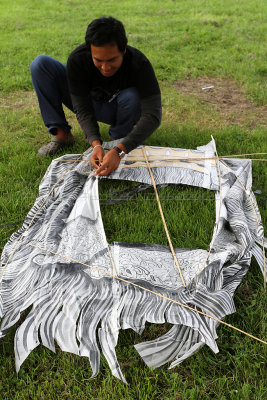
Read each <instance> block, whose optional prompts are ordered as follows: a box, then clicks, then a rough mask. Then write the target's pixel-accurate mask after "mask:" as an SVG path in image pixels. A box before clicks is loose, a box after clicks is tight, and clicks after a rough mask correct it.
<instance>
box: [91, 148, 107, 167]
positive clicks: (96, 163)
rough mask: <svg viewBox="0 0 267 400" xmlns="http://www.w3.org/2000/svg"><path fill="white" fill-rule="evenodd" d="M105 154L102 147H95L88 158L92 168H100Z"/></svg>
mask: <svg viewBox="0 0 267 400" xmlns="http://www.w3.org/2000/svg"><path fill="white" fill-rule="evenodd" d="M104 155H105V152H104V149H103V147H102V146H100V145H96V147H95V148H94V150H93V153H92V155H91V157H90V163H91V165H92V166H93V167H94V168H98V167H100V165H101V164H102V162H103V158H104Z"/></svg>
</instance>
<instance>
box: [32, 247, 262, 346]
mask: <svg viewBox="0 0 267 400" xmlns="http://www.w3.org/2000/svg"><path fill="white" fill-rule="evenodd" d="M29 246H31V247H35V248H37V249H39V250H42V251H45V252H48V253H51V254H54V255H57V256H59V257H62V258H64V259H66V260H69V261H72V262H75V263H77V264H81V265H84V266H85V267H88V268H91V269H94V270H96V271H98V272H101V273H102V274H103V275H107V276H109V277H111V278H114V279H117V280H119V281H121V282H124V283H127V284H129V285H132V286H135V287H137V288H139V289H142V290H145V291H146V292H149V293H152V294H153V295H155V296H158V297H161V298H163V299H165V300H167V301H170V302H172V303H174V304H177V305H179V306H181V307H184V308H187V309H188V310H190V311H194V312H196V313H198V314H201V315H204V317H207V318H210V319H213V320H214V321H216V322H219V323H220V324H223V325H226V326H228V327H229V328H232V329H234V330H236V331H238V332H241V333H243V334H244V335H246V336H249V337H250V338H252V339H255V340H257V341H258V342H261V343H263V344H267V342H265V341H264V340H262V339H259V338H257V337H256V336H253V335H251V334H250V333H247V332H245V331H242V330H241V329H239V328H236V327H235V326H233V325H231V324H228V323H227V322H224V321H222V320H220V319H219V318H217V317H213V316H212V315H209V314H206V313H205V312H203V311H199V310H197V309H195V308H193V307H190V306H188V305H187V304H183V303H180V302H179V301H177V300H174V299H172V298H170V297H167V296H164V295H163V294H161V293H157V292H155V291H153V290H151V289H148V288H146V287H144V286H141V285H138V284H137V283H134V282H131V281H128V280H127V279H123V278H121V277H119V276H117V275H113V274H111V273H109V272H107V271H104V270H103V269H101V268H98V267H94V266H93V265H89V264H86V263H84V262H82V261H79V260H75V259H74V258H71V257H68V256H65V255H63V254H61V253H56V252H54V251H52V250H49V249H45V248H43V247H40V246H37V245H35V244H33V243H29Z"/></svg>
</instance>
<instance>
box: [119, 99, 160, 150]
mask: <svg viewBox="0 0 267 400" xmlns="http://www.w3.org/2000/svg"><path fill="white" fill-rule="evenodd" d="M161 114H162V113H161V96H160V94H156V95H153V96H149V97H145V98H143V99H141V117H140V119H139V121H138V122H137V124H136V126H135V127H134V128H133V130H132V131H131V132H130V133H129V134H128V135H127V136H126V137H125V138H123V139H122V141H121V143H122V144H123V145H124V146H125V147H126V149H127V153H129V152H130V151H131V150H133V149H135V148H136V147H137V146H139V145H140V144H142V143H143V142H144V141H145V140H146V139H147V138H148V137H149V136H150V135H151V134H152V133H153V132H154V131H155V130H156V129H157V128H158V127H159V125H160V123H161Z"/></svg>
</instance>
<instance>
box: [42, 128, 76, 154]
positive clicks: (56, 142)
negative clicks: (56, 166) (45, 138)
mask: <svg viewBox="0 0 267 400" xmlns="http://www.w3.org/2000/svg"><path fill="white" fill-rule="evenodd" d="M74 142H75V139H74V136H72V134H71V133H70V134H69V135H68V139H67V140H63V139H59V138H58V137H57V136H53V137H52V139H51V142H50V143H48V144H46V145H44V146H43V147H41V148H40V149H39V150H38V154H39V155H40V156H53V155H54V154H56V153H57V152H58V151H60V150H61V149H62V148H64V147H68V146H72V145H73V143H74Z"/></svg>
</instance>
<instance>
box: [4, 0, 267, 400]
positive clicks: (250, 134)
mask: <svg viewBox="0 0 267 400" xmlns="http://www.w3.org/2000/svg"><path fill="white" fill-rule="evenodd" d="M101 15H113V16H114V17H116V18H118V19H121V20H122V21H123V22H124V24H125V28H126V31H127V33H128V38H129V44H130V45H132V46H135V47H137V48H138V49H140V50H141V51H143V52H144V53H145V54H146V55H147V57H148V58H149V59H150V60H151V62H152V64H153V66H154V69H155V72H156V75H157V77H158V79H159V82H160V86H161V90H162V100H163V121H162V124H161V126H160V128H159V129H158V130H157V132H156V133H154V134H153V135H152V136H151V138H149V140H148V141H147V143H148V144H151V145H161V146H173V147H181V148H195V147H196V146H199V145H204V144H206V143H208V142H209V141H210V136H211V134H212V135H213V136H214V138H215V140H216V143H217V149H218V153H219V155H228V154H242V153H254V152H257V153H258V152H267V105H266V103H267V79H266V78H267V64H266V39H267V29H266V19H267V4H266V2H264V1H260V0H254V1H249V0H239V1H235V2H233V1H229V0H225V1H223V2H222V1H217V0H213V1H212V0H210V1H208V0H205V1H204V0H203V1H202V0H194V1H186V0H180V1H172V0H166V1H165V2H162V1H159V0H153V1H152V0H147V1H145V2H144V1H140V0H133V1H128V0H121V1H116V0H110V1H107V0H102V1H101V2H97V1H94V2H93V1H90V0H89V1H88V0H87V1H85V0H79V1H78V0H58V1H56V2H54V1H52V0H44V1H36V0H32V1H29V0H24V1H22V0H15V1H13V2H10V1H7V0H2V1H1V3H0V22H1V28H2V32H1V38H2V42H1V50H0V51H1V57H0V68H1V73H0V76H1V78H0V79H1V80H0V85H1V93H0V103H1V110H0V112H1V114H0V121H1V130H0V141H1V144H0V225H3V224H12V223H15V222H17V221H19V222H22V221H23V219H24V217H25V216H26V214H27V212H28V210H29V209H30V207H31V206H32V204H33V202H34V199H35V197H36V196H37V193H38V185H39V183H40V181H41V179H42V176H43V175H44V173H45V171H46V169H47V167H48V165H49V164H50V162H51V159H50V158H42V159H41V158H39V157H38V155H37V150H38V148H39V147H40V146H41V145H42V144H45V143H46V142H47V141H48V140H49V138H48V135H47V133H46V129H45V128H44V126H43V124H42V120H41V117H40V114H39V109H38V105H37V100H36V97H35V94H34V92H33V89H32V85H31V80H30V72H29V65H30V62H31V60H32V59H34V58H35V57H36V56H37V55H38V54H47V55H50V56H52V57H55V58H57V59H58V60H60V61H61V62H66V60H67V57H68V55H69V53H70V52H71V51H72V50H73V49H74V48H75V47H76V46H77V45H78V44H80V43H82V42H83V38H84V34H85V30H86V27H87V25H88V23H89V22H90V21H91V20H92V19H94V18H96V17H99V16H101ZM208 85H213V86H214V89H213V90H212V91H203V90H202V89H201V88H202V87H204V86H208ZM68 116H69V120H70V122H71V125H72V126H73V134H74V135H75V137H76V138H77V141H76V143H75V145H74V148H73V150H72V152H73V153H81V152H83V151H85V150H86V148H87V144H86V142H85V141H84V139H83V134H82V132H81V130H80V128H79V126H78V124H77V122H76V121H75V117H74V116H73V115H72V114H71V113H70V112H68ZM101 128H102V133H103V138H104V139H106V140H108V133H107V126H104V125H102V127H101ZM265 158H266V157H265ZM266 182H267V166H266V163H264V162H257V161H255V162H253V189H254V190H257V191H258V194H257V195H256V196H257V201H258V205H259V208H260V211H261V215H262V219H263V224H264V227H265V228H266V227H267V211H266V208H267V207H266V192H267V189H266ZM125 187H127V184H126V183H114V182H103V183H102V185H101V192H100V193H101V195H102V196H103V198H104V197H106V196H108V195H109V190H110V189H114V188H115V189H120V188H125ZM152 194H153V193H152V191H148V192H145V193H140V194H138V196H137V197H136V199H134V200H130V201H129V202H125V203H122V204H119V205H116V206H108V205H103V206H102V213H103V219H104V224H105V229H106V232H107V237H108V240H109V241H112V240H115V239H116V240H123V241H135V242H147V243H160V244H167V239H166V237H165V233H164V231H163V227H162V222H161V219H160V215H159V213H158V209H157V204H156V202H155V200H154V197H153V196H152ZM160 197H161V199H162V206H163V209H164V213H165V216H166V220H167V224H168V227H169V230H170V234H171V237H172V240H173V245H174V246H175V247H189V248H203V249H207V248H208V246H209V242H210V239H211V236H212V230H213V224H214V219H215V210H214V208H215V202H214V197H213V194H212V193H211V192H207V191H205V190H200V189H195V188H184V187H177V188H172V187H171V188H170V187H168V188H163V189H161V190H160ZM118 215H119V216H120V218H123V219H124V221H125V224H124V225H123V226H121V225H120V224H118V223H117V220H118ZM144 218H145V219H146V224H145V225H144V224H143V223H142V224H141V223H140V221H143V220H144ZM18 227H19V225H18V226H5V227H0V252H1V251H2V249H3V246H4V244H5V243H6V241H7V240H8V238H9V236H10V234H11V233H12V232H14V231H15V230H16V229H17V228H18ZM234 301H235V304H236V308H237V312H236V313H235V314H233V315H231V316H228V317H227V318H226V321H227V322H228V323H230V324H232V325H235V326H237V327H239V328H240V329H243V330H245V331H247V332H250V333H251V334H253V335H255V336H258V337H260V338H262V339H264V338H265V340H266V338H267V335H266V315H265V310H266V293H265V292H264V289H263V278H262V275H261V272H260V270H259V268H258V266H257V264H256V262H255V260H253V262H252V265H251V269H250V271H249V273H248V274H247V276H246V277H245V279H244V280H243V282H242V284H241V285H240V287H239V288H238V289H237V291H236V294H235V297H234ZM15 330H16V327H14V328H13V329H12V330H11V331H10V332H9V334H8V335H7V336H6V337H4V338H3V339H2V340H1V341H0V348H1V354H0V359H1V365H0V399H16V400H17V399H81V398H83V399H125V400H128V399H141V400H146V399H149V400H150V399H166V400H167V399H168V400H174V399H176V400H178V399H225V400H228V399H233V400H236V399H248V400H250V399H266V398H267V389H266V377H267V374H266V347H264V345H262V344H260V343H257V342H255V341H253V340H252V339H249V338H247V337H245V336H243V335H241V334H239V333H237V332H235V331H232V330H230V329H228V328H227V327H225V326H221V327H219V329H218V335H219V338H218V341H217V344H218V347H219V349H220V353H218V354H213V353H212V352H211V351H210V350H209V349H208V348H206V347H203V348H202V349H201V350H200V351H198V352H197V353H196V354H194V355H193V356H192V357H191V358H189V359H187V360H186V361H184V362H183V363H182V364H181V365H180V366H178V367H176V368H175V369H173V370H168V367H167V366H164V367H162V368H159V369H156V370H153V371H152V370H150V369H149V368H147V367H146V366H145V364H144V363H143V362H142V360H141V359H140V358H139V356H138V354H137V353H136V351H135V350H134V348H133V344H135V343H138V342H140V341H143V340H150V339H151V338H153V337H156V336H160V334H162V333H163V332H165V331H167V330H168V326H166V325H161V326H154V325H153V326H152V325H151V326H148V327H147V329H146V330H145V332H144V334H143V335H142V336H141V337H139V336H138V335H137V334H135V333H134V332H131V331H123V332H122V333H121V335H120V339H119V344H118V347H117V354H118V359H119V361H120V364H121V366H122V370H123V372H124V373H125V375H126V379H127V381H128V383H129V385H128V386H125V385H124V384H122V383H121V382H120V381H118V380H116V379H115V378H113V377H112V375H111V373H110V371H109V369H108V366H107V364H106V362H105V360H104V359H103V360H102V365H101V373H100V374H99V375H98V376H97V378H94V379H92V380H90V367H89V362H88V360H87V359H85V358H79V357H77V356H74V355H72V354H67V353H63V352H62V351H60V350H58V351H57V353H56V354H53V353H51V352H50V351H49V350H47V349H45V348H44V347H42V346H39V348H37V349H36V350H34V351H33V352H32V354H31V355H30V356H29V358H28V359H27V360H26V361H25V363H24V364H23V366H22V368H21V370H20V372H19V374H16V372H15V362H14V350H13V338H14V334H15Z"/></svg>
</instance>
